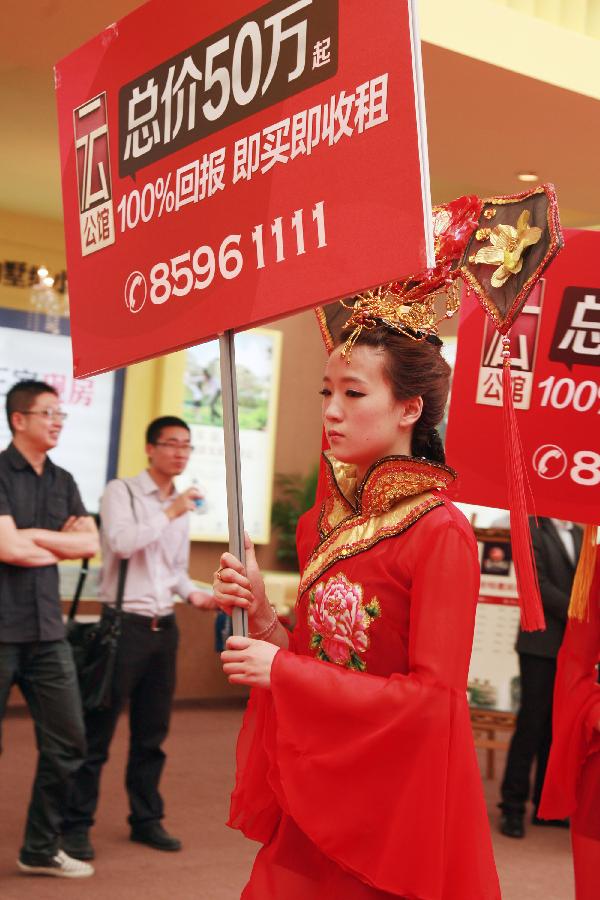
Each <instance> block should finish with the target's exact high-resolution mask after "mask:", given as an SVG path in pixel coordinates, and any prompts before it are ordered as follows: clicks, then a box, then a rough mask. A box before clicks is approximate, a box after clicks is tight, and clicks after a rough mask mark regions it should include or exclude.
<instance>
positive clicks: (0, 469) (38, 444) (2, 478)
mask: <svg viewBox="0 0 600 900" xmlns="http://www.w3.org/2000/svg"><path fill="white" fill-rule="evenodd" d="M6 416H7V419H8V424H9V427H10V431H11V434H12V442H11V443H10V445H9V446H8V447H7V449H6V450H4V451H3V452H2V453H0V718H3V716H4V712H5V709H6V703H7V700H8V695H9V693H10V689H11V687H12V685H13V684H18V686H19V688H20V690H21V693H22V694H23V697H24V698H25V700H26V702H27V705H28V707H29V711H30V713H31V716H32V718H33V721H34V723H35V733H36V740H37V746H38V751H39V759H38V767H37V772H36V776H35V781H34V783H33V791H32V795H31V803H30V805H29V810H28V813H27V822H26V825H25V838H24V841H23V847H22V849H21V852H20V854H19V861H18V866H19V868H20V869H21V871H23V872H25V873H27V874H32V875H57V876H61V877H66V878H82V877H85V876H88V875H93V872H94V870H93V868H92V866H90V865H89V864H87V863H82V862H79V861H77V860H75V859H72V858H70V857H69V856H67V854H65V853H64V852H63V851H62V850H61V849H60V846H59V839H60V829H61V816H62V812H63V810H64V804H65V800H66V794H67V789H68V784H69V777H70V776H71V775H72V774H73V772H74V771H75V770H76V769H77V768H78V766H79V765H80V763H81V762H82V760H83V757H84V753H85V737H84V727H83V717H82V712H81V700H80V697H79V688H78V685H77V676H76V673H75V666H74V663H73V656H72V654H71V648H70V646H69V645H68V643H67V641H66V640H65V628H64V625H63V619H62V612H61V605H60V597H59V581H58V567H57V563H58V562H60V561H61V560H62V559H80V558H81V557H91V556H94V555H95V554H96V553H97V551H98V533H97V531H96V526H95V524H94V521H93V519H92V518H91V517H90V516H88V515H87V512H86V510H85V507H84V505H83V503H82V500H81V497H80V495H79V491H78V489H77V485H76V484H75V481H74V480H73V476H72V475H70V474H69V472H66V471H65V470H64V469H61V468H60V467H59V466H56V465H54V463H53V462H52V460H51V459H49V458H48V451H49V450H52V449H53V448H54V447H56V445H57V444H58V440H59V437H60V434H61V431H62V427H63V423H64V420H65V416H66V414H65V413H64V412H63V411H62V410H61V409H60V404H59V399H58V395H57V392H56V391H55V389H54V388H53V387H50V386H49V385H47V384H45V382H43V381H32V380H29V381H20V382H17V384H15V385H13V387H12V388H11V389H10V390H9V392H8V394H7V395H6Z"/></svg>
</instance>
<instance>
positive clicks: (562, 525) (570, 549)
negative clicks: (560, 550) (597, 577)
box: [552, 519, 576, 565]
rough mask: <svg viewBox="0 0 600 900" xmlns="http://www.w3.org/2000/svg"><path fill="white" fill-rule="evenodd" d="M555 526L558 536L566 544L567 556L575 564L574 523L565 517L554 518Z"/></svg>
mask: <svg viewBox="0 0 600 900" xmlns="http://www.w3.org/2000/svg"><path fill="white" fill-rule="evenodd" d="M552 521H553V523H554V527H555V528H556V530H557V531H558V536H559V538H560V539H561V541H562V542H563V544H564V548H565V550H566V551H567V556H568V557H569V559H570V560H571V562H572V563H573V565H575V563H576V559H575V539H574V537H573V523H572V522H567V521H566V520H565V519H552Z"/></svg>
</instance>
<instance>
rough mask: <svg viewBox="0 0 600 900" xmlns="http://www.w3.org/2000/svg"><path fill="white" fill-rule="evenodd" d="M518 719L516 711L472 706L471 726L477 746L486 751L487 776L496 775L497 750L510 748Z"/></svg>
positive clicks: (491, 777) (492, 776) (490, 777)
mask: <svg viewBox="0 0 600 900" xmlns="http://www.w3.org/2000/svg"><path fill="white" fill-rule="evenodd" d="M516 719H517V717H516V715H515V713H512V712H502V711H500V710H496V709H475V707H471V727H472V728H473V737H474V738H475V746H476V747H481V748H482V749H484V750H485V751H486V770H485V777H486V778H489V779H493V778H494V777H495V771H496V767H495V762H496V750H507V749H508V745H509V742H510V737H511V735H512V733H513V731H514V730H515V722H516ZM498 732H500V734H501V735H502V739H500V738H499V737H498Z"/></svg>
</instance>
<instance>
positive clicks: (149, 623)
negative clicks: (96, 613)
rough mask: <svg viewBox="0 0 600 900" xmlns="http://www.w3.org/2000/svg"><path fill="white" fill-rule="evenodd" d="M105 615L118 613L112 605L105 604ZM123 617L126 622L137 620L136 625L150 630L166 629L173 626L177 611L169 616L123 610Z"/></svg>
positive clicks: (111, 615)
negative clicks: (144, 614) (148, 614)
mask: <svg viewBox="0 0 600 900" xmlns="http://www.w3.org/2000/svg"><path fill="white" fill-rule="evenodd" d="M103 615H106V616H110V617H113V616H115V615H116V611H115V609H114V607H112V606H105V607H104V610H103ZM121 617H122V619H123V621H124V622H125V621H126V622H135V624H136V625H140V626H142V627H143V628H147V629H148V630H149V631H166V630H167V629H168V628H173V626H174V625H175V621H176V619H175V613H170V614H169V615H168V616H142V615H141V614H140V613H131V612H122V613H121Z"/></svg>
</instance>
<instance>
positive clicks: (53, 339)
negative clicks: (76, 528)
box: [0, 309, 124, 512]
mask: <svg viewBox="0 0 600 900" xmlns="http://www.w3.org/2000/svg"><path fill="white" fill-rule="evenodd" d="M38 318H39V317H38ZM28 321H29V317H28V315H27V313H25V312H21V311H20V310H12V309H2V310H0V404H1V405H2V411H1V412H2V414H1V416H0V448H1V449H4V448H5V447H6V446H7V445H8V444H9V443H10V441H11V433H10V429H9V427H8V423H7V421H6V416H5V415H4V408H5V398H6V394H7V392H8V391H9V390H10V388H11V387H12V385H13V384H14V383H15V382H17V381H21V380H24V379H30V378H31V379H35V380H36V381H45V382H46V383H47V384H49V385H51V386H52V387H53V388H55V390H56V391H57V392H58V395H59V398H60V403H61V408H62V409H63V410H64V411H65V412H66V414H67V418H66V419H65V423H64V426H63V430H62V434H61V436H60V441H59V443H58V446H57V447H56V448H55V449H54V450H52V451H51V453H50V457H51V459H52V460H53V462H55V463H56V464H57V465H59V466H62V467H63V468H65V469H67V470H68V471H69V472H71V474H72V475H73V477H74V478H75V481H76V482H77V485H78V487H79V490H80V492H81V496H82V499H83V502H84V504H85V506H86V508H87V509H88V511H89V512H97V511H98V509H99V506H100V497H101V495H102V492H103V490H104V485H105V484H106V482H107V480H108V479H109V478H113V477H114V476H115V474H116V469H117V452H118V444H119V429H120V421H121V405H122V398H123V382H124V373H123V372H122V371H120V372H111V373H107V374H104V375H96V376H94V377H91V378H85V379H80V380H75V379H74V378H73V368H72V363H71V339H70V337H69V332H68V326H69V320H68V319H66V318H64V319H61V320H60V323H59V329H58V330H59V333H54V332H48V331H32V330H30V329H29V328H28V327H27V323H28Z"/></svg>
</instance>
